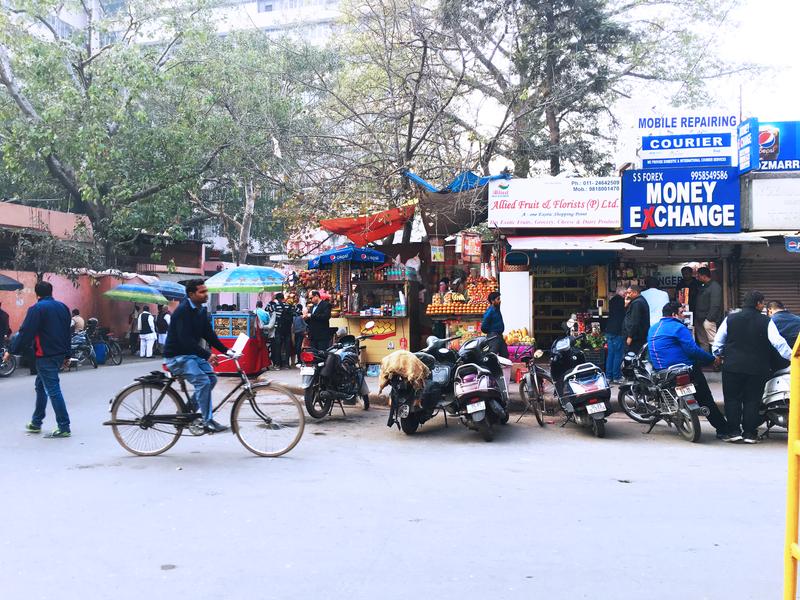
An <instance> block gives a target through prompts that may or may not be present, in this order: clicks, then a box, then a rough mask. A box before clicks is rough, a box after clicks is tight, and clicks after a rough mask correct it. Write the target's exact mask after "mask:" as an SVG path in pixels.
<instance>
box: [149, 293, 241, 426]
mask: <svg viewBox="0 0 800 600" xmlns="http://www.w3.org/2000/svg"><path fill="white" fill-rule="evenodd" d="M207 300H208V288H207V287H206V285H205V282H204V281H203V280H202V279H192V280H190V281H187V282H186V299H184V300H183V301H182V302H181V303H180V305H179V306H178V308H176V309H175V312H174V313H173V315H172V320H171V321H170V324H169V331H168V332H167V342H166V344H165V345H164V358H165V359H166V363H167V368H168V369H169V370H170V372H171V373H172V374H173V375H183V376H184V377H186V379H187V380H188V381H189V383H191V384H192V387H194V396H193V398H192V401H193V402H192V403H193V404H194V406H192V407H191V408H192V409H193V410H197V408H198V407H199V408H200V412H201V414H202V416H203V423H204V424H205V428H206V430H208V431H210V432H211V433H219V432H221V431H226V430H227V429H228V428H227V427H225V426H224V425H220V424H219V423H217V422H216V421H215V420H214V418H213V416H214V415H213V413H212V411H213V407H212V404H211V392H212V390H213V389H214V386H215V385H217V376H216V375H215V374H214V369H213V367H212V365H215V364H217V363H218V362H219V357H218V356H213V355H212V354H211V352H209V351H208V350H206V349H205V348H203V347H202V346H200V340H205V341H206V342H208V343H209V344H210V345H211V346H212V347H213V348H216V349H217V350H219V351H220V352H222V353H223V354H228V355H229V356H230V353H229V351H228V348H226V347H225V345H224V344H223V343H222V342H221V341H220V339H219V338H218V337H217V334H216V333H215V332H214V328H213V327H212V326H211V320H210V319H209V318H208V311H207V310H206V307H205V306H203V305H204V304H205V303H206V301H207Z"/></svg>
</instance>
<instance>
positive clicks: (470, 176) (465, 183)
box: [403, 171, 511, 193]
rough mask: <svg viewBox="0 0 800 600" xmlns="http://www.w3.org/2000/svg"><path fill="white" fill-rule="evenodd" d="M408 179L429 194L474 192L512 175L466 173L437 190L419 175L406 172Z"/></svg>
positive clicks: (460, 174)
mask: <svg viewBox="0 0 800 600" xmlns="http://www.w3.org/2000/svg"><path fill="white" fill-rule="evenodd" d="M403 175H405V176H406V177H408V178H409V179H410V180H411V181H413V182H414V183H416V184H418V185H420V186H422V187H423V188H425V189H426V190H428V191H429V192H443V193H444V192H466V191H467V190H472V189H475V188H478V187H482V186H484V185H486V184H487V183H489V182H490V181H494V180H495V179H511V174H510V173H501V174H500V175H491V176H489V177H480V176H478V175H475V173H473V172H472V171H464V172H463V173H459V174H458V175H456V178H455V179H453V181H451V182H450V183H448V184H447V185H446V186H444V187H443V188H442V189H440V190H437V189H436V187H435V186H434V185H432V184H430V183H428V182H427V181H425V180H424V179H423V178H422V177H420V176H419V175H417V174H416V173H412V172H411V171H405V172H404V173H403Z"/></svg>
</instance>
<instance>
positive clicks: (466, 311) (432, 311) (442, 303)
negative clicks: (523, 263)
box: [426, 275, 498, 349]
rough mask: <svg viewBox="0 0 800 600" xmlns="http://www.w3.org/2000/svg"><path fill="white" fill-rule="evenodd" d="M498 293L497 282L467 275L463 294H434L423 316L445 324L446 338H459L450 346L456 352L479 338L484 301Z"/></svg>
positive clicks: (492, 279) (485, 302)
mask: <svg viewBox="0 0 800 600" xmlns="http://www.w3.org/2000/svg"><path fill="white" fill-rule="evenodd" d="M497 289H498V286H497V279H496V278H494V277H480V276H477V275H470V276H469V277H467V280H466V289H465V291H464V293H461V292H455V291H448V292H446V293H444V294H434V295H433V297H432V298H431V303H430V304H429V305H428V308H427V311H426V314H427V315H428V316H429V317H430V318H431V319H432V320H434V321H441V322H443V323H444V326H445V335H446V337H452V336H456V335H460V336H461V339H460V340H455V341H454V342H452V344H451V347H452V348H454V349H458V348H459V347H460V346H461V344H463V343H464V342H466V341H467V340H469V339H471V338H473V337H477V336H480V335H482V333H481V320H482V319H483V313H485V312H486V309H487V308H489V302H488V301H487V297H488V296H489V294H490V293H492V292H496V291H497Z"/></svg>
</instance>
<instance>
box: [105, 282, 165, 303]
mask: <svg viewBox="0 0 800 600" xmlns="http://www.w3.org/2000/svg"><path fill="white" fill-rule="evenodd" d="M103 295H104V296H106V297H107V298H111V299H112V300H122V301H124V302H140V303H142V304H149V303H153V304H169V300H167V299H166V298H165V297H164V295H163V294H162V293H161V292H159V291H158V290H156V289H153V288H151V287H150V286H149V285H142V284H140V283H123V284H122V285H118V286H117V287H115V288H114V289H111V290H108V291H107V292H106V293H105V294H103Z"/></svg>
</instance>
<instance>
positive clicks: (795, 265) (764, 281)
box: [739, 260, 800, 314]
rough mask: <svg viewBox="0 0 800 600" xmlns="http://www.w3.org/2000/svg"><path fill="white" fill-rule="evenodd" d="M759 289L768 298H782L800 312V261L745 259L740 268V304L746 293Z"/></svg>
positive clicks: (791, 307)
mask: <svg viewBox="0 0 800 600" xmlns="http://www.w3.org/2000/svg"><path fill="white" fill-rule="evenodd" d="M750 290H758V291H760V292H761V293H763V294H764V295H766V297H767V300H780V301H781V302H783V303H784V305H785V306H786V308H787V309H788V310H789V311H791V312H793V313H795V314H800V261H764V260H759V261H752V260H748V261H745V260H743V261H742V263H741V267H740V269H739V306H741V303H742V299H743V298H744V295H745V294H746V293H747V292H749V291H750Z"/></svg>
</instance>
